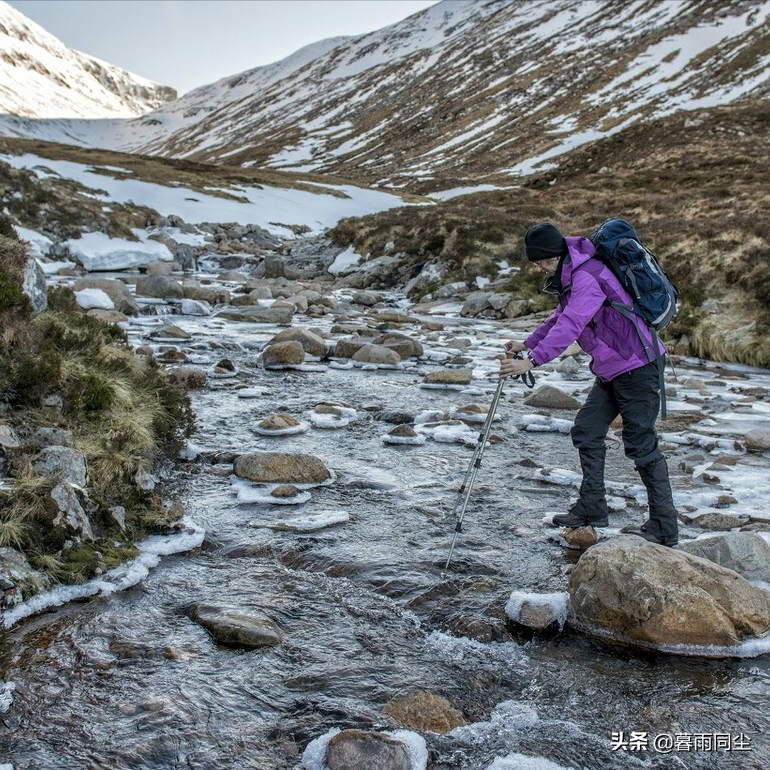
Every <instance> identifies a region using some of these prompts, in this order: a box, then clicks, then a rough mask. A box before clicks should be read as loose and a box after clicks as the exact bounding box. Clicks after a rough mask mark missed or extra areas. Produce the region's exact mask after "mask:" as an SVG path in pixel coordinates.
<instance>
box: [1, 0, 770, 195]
mask: <svg viewBox="0 0 770 770" xmlns="http://www.w3.org/2000/svg"><path fill="white" fill-rule="evenodd" d="M324 43H328V45H324ZM314 46H316V48H314V47H313V46H310V47H309V48H306V49H302V50H303V51H305V55H304V56H303V55H301V53H302V52H301V51H300V52H296V53H295V54H292V56H291V57H288V58H287V59H285V60H283V61H282V62H278V63H276V64H274V65H268V67H267V68H265V67H262V68H256V69H253V70H249V71H247V72H246V73H241V74H240V75H236V76H233V77H231V78H225V79H223V80H221V81H218V82H217V83H215V84H211V85H209V86H204V87H202V88H200V89H195V91H193V92H190V93H189V94H186V95H185V96H183V97H181V98H180V99H179V100H177V101H176V102H173V103H172V104H170V105H167V106H165V107H163V108H161V109H160V110H156V111H154V112H153V113H150V114H148V115H144V116H142V117H141V118H138V119H134V120H130V121H127V122H122V123H118V122H114V121H113V122H108V123H107V122H103V123H101V124H98V123H97V124H89V125H87V124H84V123H82V122H81V123H78V122H76V121H70V122H65V123H62V124H57V125H48V126H45V125H40V124H37V125H36V126H32V125H29V124H28V125H21V124H20V123H19V122H18V121H17V123H16V125H15V126H9V125H8V124H7V123H6V124H5V129H4V130H5V132H6V133H10V132H14V131H15V133H16V135H19V136H28V135H30V133H29V132H30V131H35V130H36V131H37V134H36V135H37V136H38V138H51V139H54V140H56V141H70V142H75V143H81V144H84V145H86V146H101V147H107V148H112V149H119V150H123V151H135V152H141V153H144V154H158V155H163V156H165V157H177V158H191V159H195V160H199V161H203V162H208V163H222V164H227V165H244V166H255V165H256V166H270V167H273V168H282V169H286V170H294V171H314V172H319V173H333V174H336V175H340V176H344V177H347V178H350V179H355V180H356V181H359V182H362V183H365V184H369V185H374V186H386V187H391V188H395V189H408V190H411V191H415V192H420V193H423V192H426V191H436V190H440V189H443V188H446V187H450V188H451V187H456V186H464V185H467V184H469V183H470V184H473V183H476V184H478V183H492V184H505V183H506V182H507V183H510V182H511V180H512V179H513V180H515V179H516V178H517V177H519V176H525V175H527V174H529V173H531V172H533V171H542V170H544V169H547V168H548V164H549V163H552V162H553V158H554V157H557V156H558V155H563V154H565V153H568V152H569V151H570V150H571V149H572V148H573V147H576V146H580V145H582V144H585V143H588V142H591V141H594V140H596V139H599V138H602V137H604V136H609V135H612V134H613V133H615V132H617V131H619V130H621V129H622V128H624V127H625V126H628V125H631V124H633V123H635V122H638V121H644V120H648V119H651V118H655V117H661V116H664V115H666V114H671V113H673V112H676V111H679V110H692V109H698V108H705V107H709V106H716V105H718V104H723V103H730V102H733V101H735V100H737V99H740V98H742V97H744V96H746V95H762V96H766V95H767V93H768V84H769V83H770V2H768V0H744V1H743V2H740V3H734V2H730V0H712V1H710V2H702V1H701V0H670V2H666V3H660V2H652V1H651V0H622V1H621V2H609V0H590V1H588V2H576V0H531V2H527V3H510V2H507V1H506V0H485V2H467V1H466V0H444V2H441V3H438V4H436V5H434V6H431V7H430V8H428V9H426V10H423V11H421V12H419V13H417V14H414V15H412V16H410V17H408V18H407V19H404V20H403V21H400V22H397V23H396V24H393V25H391V26H389V27H386V28H384V29H381V30H379V31H377V32H373V33H369V34H366V35H360V36H356V37H351V38H341V39H332V40H331V41H320V42H319V43H317V44H314ZM292 57H296V62H297V63H298V66H292V65H291V60H292ZM267 71H271V72H272V73H273V74H274V75H275V76H274V77H269V76H266V72H267ZM46 131H50V132H51V134H50V135H49V136H47V135H46V134H45V132H46ZM41 132H42V133H41Z"/></svg>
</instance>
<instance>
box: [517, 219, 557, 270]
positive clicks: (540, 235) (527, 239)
mask: <svg viewBox="0 0 770 770" xmlns="http://www.w3.org/2000/svg"><path fill="white" fill-rule="evenodd" d="M524 246H525V248H526V252H527V259H528V260H529V261H530V262H539V261H540V260H541V259H553V258H554V257H563V256H564V255H565V254H566V253H567V242H566V241H565V240H564V236H563V235H562V234H561V233H560V232H559V228H558V227H556V225H552V224H551V223H550V222H538V224H536V225H532V227H530V228H529V230H527V234H526V235H525V236H524Z"/></svg>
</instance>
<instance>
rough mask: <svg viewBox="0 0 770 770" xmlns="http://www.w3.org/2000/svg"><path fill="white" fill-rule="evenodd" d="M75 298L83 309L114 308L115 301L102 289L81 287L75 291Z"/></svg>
mask: <svg viewBox="0 0 770 770" xmlns="http://www.w3.org/2000/svg"><path fill="white" fill-rule="evenodd" d="M75 300H76V301H77V303H78V305H79V306H80V307H82V308H83V309H84V310H91V309H92V308H98V309H100V310H114V309H115V303H114V302H113V301H112V300H111V299H110V298H109V296H108V294H107V292H105V291H102V289H81V290H80V291H76V292H75Z"/></svg>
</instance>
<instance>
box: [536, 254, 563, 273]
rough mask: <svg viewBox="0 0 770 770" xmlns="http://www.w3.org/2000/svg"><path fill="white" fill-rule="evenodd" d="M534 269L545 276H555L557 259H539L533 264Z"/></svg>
mask: <svg viewBox="0 0 770 770" xmlns="http://www.w3.org/2000/svg"><path fill="white" fill-rule="evenodd" d="M535 267H536V268H537V269H538V270H542V271H543V272H544V273H545V274H546V275H556V269H557V268H558V267H559V258H558V257H554V258H553V259H540V260H538V261H537V262H535Z"/></svg>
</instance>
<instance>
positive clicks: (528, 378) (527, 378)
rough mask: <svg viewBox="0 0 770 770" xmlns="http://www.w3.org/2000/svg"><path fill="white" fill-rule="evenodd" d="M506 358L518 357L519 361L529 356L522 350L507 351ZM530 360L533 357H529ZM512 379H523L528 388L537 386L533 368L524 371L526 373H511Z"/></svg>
mask: <svg viewBox="0 0 770 770" xmlns="http://www.w3.org/2000/svg"><path fill="white" fill-rule="evenodd" d="M505 357H506V358H516V359H518V360H519V361H523V360H524V359H525V358H527V356H525V355H524V353H523V352H522V351H520V350H519V351H516V352H515V353H511V352H510V351H506V353H505ZM529 360H530V361H531V360H532V359H529ZM511 379H512V380H521V381H522V382H523V383H524V384H525V385H526V386H527V387H528V388H534V387H535V375H534V374H532V370H530V371H528V372H524V374H513V375H511Z"/></svg>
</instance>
